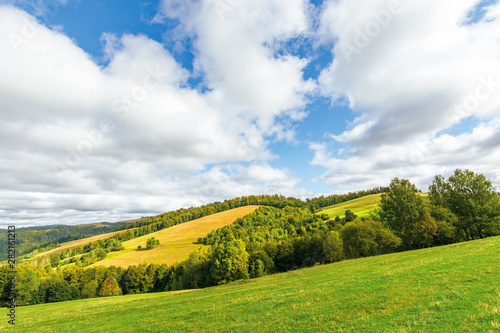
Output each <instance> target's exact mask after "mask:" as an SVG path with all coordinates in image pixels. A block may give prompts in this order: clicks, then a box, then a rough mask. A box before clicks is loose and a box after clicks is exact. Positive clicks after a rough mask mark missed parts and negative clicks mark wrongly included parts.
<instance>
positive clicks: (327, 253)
mask: <svg viewBox="0 0 500 333" xmlns="http://www.w3.org/2000/svg"><path fill="white" fill-rule="evenodd" d="M323 257H324V261H325V262H326V263H332V262H336V261H340V260H342V259H344V242H343V241H342V239H341V238H340V237H339V233H338V232H336V231H330V232H329V233H328V235H326V237H325V238H324V239H323Z"/></svg>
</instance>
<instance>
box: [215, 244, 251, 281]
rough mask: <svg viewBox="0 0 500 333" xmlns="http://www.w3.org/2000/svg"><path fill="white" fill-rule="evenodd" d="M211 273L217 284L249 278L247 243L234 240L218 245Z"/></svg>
mask: <svg viewBox="0 0 500 333" xmlns="http://www.w3.org/2000/svg"><path fill="white" fill-rule="evenodd" d="M210 275H211V278H212V280H213V281H214V282H215V283H216V284H223V283H227V282H230V281H235V280H239V279H246V278H248V252H247V251H246V249H245V243H243V242H242V241H241V240H234V241H230V242H226V243H223V244H221V245H219V246H217V247H216V248H215V250H214V252H213V254H212V260H211V262H210Z"/></svg>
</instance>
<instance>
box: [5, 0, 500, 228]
mask: <svg viewBox="0 0 500 333" xmlns="http://www.w3.org/2000/svg"><path fill="white" fill-rule="evenodd" d="M0 152H1V154H0V182H1V186H0V227H5V226H7V225H16V226H18V227H21V226H32V225H51V224H81V223H93V222H99V221H108V222H114V221H120V220H125V219H131V218H138V217H141V216H151V215H155V214H161V213H163V212H166V211H170V210H175V209H178V208H181V207H191V206H199V205H202V204H206V203H211V202H215V201H222V200H224V199H231V198H234V197H239V196H246V195H259V194H282V195H285V196H293V197H298V198H302V199H304V198H312V197H316V196H320V195H330V194H341V193H347V192H352V191H358V190H365V189H371V188H373V187H376V186H387V185H388V184H389V183H390V181H391V179H393V178H394V177H399V178H405V179H409V180H410V181H411V182H412V183H414V184H415V185H416V186H417V187H418V188H420V189H422V190H423V191H426V190H427V189H428V185H429V184H430V183H431V182H432V180H433V178H434V176H435V175H438V174H439V175H443V176H445V177H448V176H449V175H451V174H452V173H453V171H454V170H455V169H470V170H473V171H474V172H476V173H483V174H484V175H485V176H486V177H487V178H488V179H490V180H491V181H492V183H493V184H494V186H498V185H500V3H499V2H498V1H492V0H482V1H478V0H441V1H433V0H418V1H417V0H405V1H402V0H401V1H398V0H357V1H354V0H324V1H321V0H315V1H306V0H252V1H243V0H160V1H158V0H143V1H141V0H134V1H132V0H120V1H118V0H114V1H104V0H85V1H83V0H36V1H33V0H31V1H27V0H0Z"/></svg>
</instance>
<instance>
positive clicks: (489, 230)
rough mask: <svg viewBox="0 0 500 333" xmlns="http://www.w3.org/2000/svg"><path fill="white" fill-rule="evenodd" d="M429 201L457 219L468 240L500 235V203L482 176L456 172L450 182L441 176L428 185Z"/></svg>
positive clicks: (456, 225)
mask: <svg viewBox="0 0 500 333" xmlns="http://www.w3.org/2000/svg"><path fill="white" fill-rule="evenodd" d="M429 192H430V196H429V198H430V200H431V202H432V203H433V204H434V205H436V206H441V207H445V208H447V209H448V210H449V211H451V212H452V213H453V214H454V215H456V217H457V221H456V223H455V227H457V228H458V229H459V230H460V231H461V232H463V235H464V237H465V239H466V240H469V239H477V238H483V237H488V236H493V235H498V234H500V222H499V219H498V217H499V216H500V202H499V199H498V195H497V193H496V190H495V188H494V187H493V185H492V184H491V182H490V181H489V180H487V179H486V177H485V176H484V175H482V174H475V173H474V172H473V171H469V170H460V169H457V170H455V172H454V174H453V175H452V176H450V177H449V178H448V179H447V180H446V179H445V178H444V177H443V176H441V175H438V176H436V177H435V178H434V181H433V183H432V184H431V185H430V186H429Z"/></svg>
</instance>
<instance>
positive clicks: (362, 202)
mask: <svg viewBox="0 0 500 333" xmlns="http://www.w3.org/2000/svg"><path fill="white" fill-rule="evenodd" d="M420 195H421V196H422V197H424V198H426V197H427V196H428V193H420ZM381 197H382V193H380V194H372V195H367V196H365V197H361V198H358V199H354V200H350V201H346V202H342V203H339V204H336V205H333V206H328V207H325V208H323V209H322V210H321V213H325V214H328V215H329V216H330V218H334V217H335V216H337V215H338V216H340V217H344V216H345V211H346V210H351V211H352V212H353V213H354V214H356V215H358V217H370V212H371V211H372V210H374V209H376V208H378V204H379V203H380V198H381Z"/></svg>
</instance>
